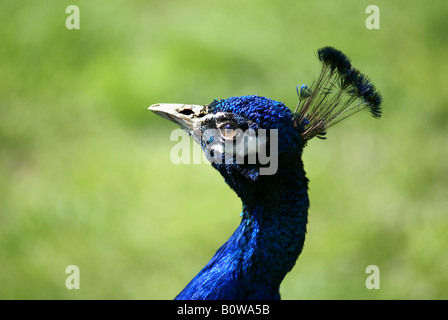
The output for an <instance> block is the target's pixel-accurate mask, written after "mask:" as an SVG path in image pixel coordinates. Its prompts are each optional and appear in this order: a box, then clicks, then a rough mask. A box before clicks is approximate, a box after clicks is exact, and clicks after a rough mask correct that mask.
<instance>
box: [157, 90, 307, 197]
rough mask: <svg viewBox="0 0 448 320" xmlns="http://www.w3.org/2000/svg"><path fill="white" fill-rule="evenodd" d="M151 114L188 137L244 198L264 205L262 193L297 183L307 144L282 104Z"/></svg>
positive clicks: (217, 103) (252, 102)
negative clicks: (294, 174)
mask: <svg viewBox="0 0 448 320" xmlns="http://www.w3.org/2000/svg"><path fill="white" fill-rule="evenodd" d="M149 110H151V111H153V112H155V113H156V114H158V115H160V116H162V117H164V118H166V119H168V120H170V121H172V122H174V123H176V124H177V125H179V126H180V127H181V128H182V129H184V130H185V131H187V132H188V133H189V134H190V136H191V137H192V138H193V139H194V140H195V141H196V142H198V143H199V144H200V145H201V148H202V150H203V151H204V153H205V155H206V157H207V159H208V160H209V161H210V162H211V164H212V166H213V167H214V168H215V169H217V170H218V171H219V172H220V173H221V175H222V176H223V177H224V179H225V181H226V182H227V184H229V186H230V187H231V188H232V189H233V190H235V192H236V193H237V194H238V195H239V196H240V197H241V198H253V199H260V192H263V194H266V191H269V190H266V188H275V187H276V186H280V184H281V183H282V181H283V183H284V181H285V180H284V178H285V177H284V176H285V175H287V176H289V178H296V177H291V174H290V173H291V172H290V171H291V170H290V169H295V168H298V167H300V166H299V163H301V152H302V149H303V146H304V142H303V140H302V139H301V137H300V132H299V131H298V130H297V127H295V126H294V116H293V113H292V112H291V110H290V109H289V108H287V107H286V106H285V105H284V104H283V103H281V102H278V101H274V100H271V99H268V98H264V97H260V96H255V95H251V96H242V97H231V98H228V99H222V100H216V99H215V100H214V101H213V102H212V103H210V104H208V105H204V106H199V105H188V104H155V105H152V106H150V107H149ZM292 171H294V170H292ZM266 182H269V183H266ZM277 182H278V183H277Z"/></svg>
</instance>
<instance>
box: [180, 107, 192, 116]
mask: <svg viewBox="0 0 448 320" xmlns="http://www.w3.org/2000/svg"><path fill="white" fill-rule="evenodd" d="M179 113H182V114H184V115H186V116H189V115H191V114H193V113H194V112H193V110H191V109H188V108H185V109H182V110H179Z"/></svg>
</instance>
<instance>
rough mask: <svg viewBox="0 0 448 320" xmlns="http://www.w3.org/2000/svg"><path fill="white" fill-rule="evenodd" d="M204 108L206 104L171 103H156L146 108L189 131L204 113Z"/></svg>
mask: <svg viewBox="0 0 448 320" xmlns="http://www.w3.org/2000/svg"><path fill="white" fill-rule="evenodd" d="M206 109H207V107H206V106H198V105H191V104H173V103H158V104H153V105H152V106H150V107H149V108H148V110H151V111H153V112H154V113H156V114H157V115H159V116H161V117H163V118H165V119H168V120H170V121H172V122H174V123H176V124H177V125H179V126H180V127H181V128H182V129H185V130H186V131H188V132H190V133H192V132H193V130H194V129H195V128H196V127H197V125H198V124H199V123H200V120H199V119H198V118H199V117H201V116H203V115H205V113H206Z"/></svg>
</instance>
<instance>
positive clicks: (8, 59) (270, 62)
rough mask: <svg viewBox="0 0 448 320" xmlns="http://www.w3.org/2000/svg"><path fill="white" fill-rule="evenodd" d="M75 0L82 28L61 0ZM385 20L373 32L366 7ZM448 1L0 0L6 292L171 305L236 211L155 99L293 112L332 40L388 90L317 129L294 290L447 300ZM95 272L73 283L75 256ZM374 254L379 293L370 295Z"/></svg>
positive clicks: (0, 216) (0, 184)
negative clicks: (178, 159)
mask: <svg viewBox="0 0 448 320" xmlns="http://www.w3.org/2000/svg"><path fill="white" fill-rule="evenodd" d="M70 4H76V5H78V6H79V8H80V29H79V30H67V29H66V27H65V19H66V18H67V17H68V14H66V13H65V8H66V7H67V6H68V5H70ZM371 4H376V5H378V6H379V8H380V18H381V20H380V21H381V25H380V26H381V29H380V30H368V29H366V27H365V19H366V18H367V16H368V15H367V14H366V13H365V9H366V7H367V6H368V5H371ZM447 9H448V3H447V2H446V1H445V0H437V1H431V2H430V3H429V2H421V1H393V2H392V1H384V0H375V1H373V2H372V1H348V0H340V1H328V0H327V1H323V0H314V1H311V0H307V1H283V0H279V1H267V0H266V1H254V0H247V1H236V0H230V1H229V0H227V1H205V0H200V1H188V2H187V1H146V0H145V1H143V0H141V1H124V0H120V1H70V2H68V1H60V0H58V1H56V0H51V1H45V2H42V1H39V2H36V1H26V2H19V1H3V2H2V3H1V4H0V21H1V28H0V63H1V65H0V298H2V299H172V298H173V297H175V295H176V294H177V293H178V292H179V291H180V290H181V289H182V288H183V287H184V286H185V285H186V284H187V283H188V282H189V281H190V280H191V278H192V277H193V276H194V275H196V273H197V272H198V271H199V270H200V269H201V268H202V267H203V266H204V265H205V264H206V263H207V262H208V260H209V259H210V258H211V256H212V255H213V254H214V252H215V251H216V250H217V248H218V247H219V246H220V245H221V244H222V243H223V242H225V241H226V239H227V238H228V237H229V236H230V234H231V233H232V232H233V230H234V229H235V228H236V226H237V225H238V223H239V220H240V217H239V213H240V210H241V204H240V201H239V199H238V198H237V197H236V195H235V194H234V193H233V192H232V191H231V190H230V189H229V188H228V187H227V185H225V183H224V182H223V180H222V178H221V177H220V175H219V174H218V173H217V172H215V171H214V170H213V169H212V168H211V167H210V165H208V164H201V165H174V164H172V163H171V162H170V158H169V155H170V149H171V147H172V146H173V145H174V144H175V143H174V142H171V141H169V135H170V132H171V131H172V130H173V129H174V128H175V126H174V125H173V124H171V123H168V122H167V121H166V120H164V119H162V118H159V117H157V116H156V115H154V114H152V113H151V112H149V111H147V110H146V108H147V106H149V105H151V104H153V103H158V102H179V103H181V102H182V103H193V104H206V103H209V102H211V101H212V99H214V98H226V97H228V96H236V95H246V94H258V95H263V96H267V97H270V98H273V99H276V100H280V101H283V102H284V103H285V104H286V105H288V106H289V107H291V108H293V107H294V106H295V104H296V102H297V95H296V92H295V86H296V85H297V84H301V83H308V84H310V83H311V82H312V80H313V79H314V78H315V76H316V74H317V72H318V70H319V64H318V62H317V59H316V57H315V52H316V50H317V48H320V47H322V46H325V45H332V46H335V47H336V48H338V49H340V50H342V51H344V52H345V53H347V55H348V56H349V57H350V58H351V59H352V62H353V64H354V65H355V66H357V67H358V68H359V69H361V70H362V71H363V72H365V73H366V74H368V75H369V76H370V78H371V79H372V81H373V82H374V83H375V84H376V86H377V88H378V90H379V91H381V93H382V95H383V98H384V104H383V108H384V113H383V118H381V120H374V119H372V118H371V117H370V116H369V114H368V113H367V112H365V113H363V114H359V115H357V116H355V117H353V118H350V119H349V120H346V121H344V122H343V123H341V124H339V125H338V126H336V127H334V128H332V129H331V130H330V132H329V133H328V139H327V140H326V141H321V140H318V139H316V141H314V140H313V141H311V142H310V143H309V145H308V146H307V148H306V151H305V154H304V162H305V168H306V170H307V174H308V177H309V178H310V180H311V183H310V199H311V208H310V219H309V225H308V236H307V240H306V243H305V248H304V251H303V253H302V255H301V256H300V258H299V260H298V262H297V265H296V267H295V268H294V269H293V271H292V272H291V273H289V274H288V275H287V276H286V278H285V280H284V282H283V284H282V287H281V294H282V298H283V299H446V298H448V272H447V271H448V216H447V214H448V192H447V190H448V165H447V161H448V160H447V159H448V139H447V138H448V137H447V128H448V90H447V85H448V80H447V76H448V64H447V52H448V32H447V31H448V19H447V18H446V14H447V12H448V10H447ZM72 264H74V265H77V266H78V267H79V268H80V286H81V288H80V289H79V290H68V289H66V287H65V280H66V277H67V276H68V275H67V274H66V273H65V268H66V267H67V266H68V265H72ZM368 265H377V266H378V267H379V268H380V289H379V290H368V289H366V286H365V280H366V278H367V276H368V274H366V273H365V269H366V267H367V266H368Z"/></svg>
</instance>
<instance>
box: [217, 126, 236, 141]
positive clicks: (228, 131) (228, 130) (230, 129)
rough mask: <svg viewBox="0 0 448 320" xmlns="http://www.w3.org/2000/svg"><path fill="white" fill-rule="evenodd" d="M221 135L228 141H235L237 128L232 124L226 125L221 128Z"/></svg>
mask: <svg viewBox="0 0 448 320" xmlns="http://www.w3.org/2000/svg"><path fill="white" fill-rule="evenodd" d="M220 129H221V134H222V136H223V137H224V138H226V139H235V137H236V131H235V130H236V129H237V127H236V126H234V125H233V124H231V123H226V124H224V125H223V126H221V128H220Z"/></svg>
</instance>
